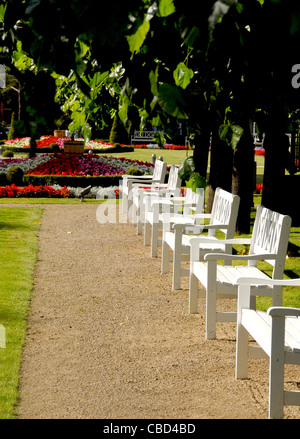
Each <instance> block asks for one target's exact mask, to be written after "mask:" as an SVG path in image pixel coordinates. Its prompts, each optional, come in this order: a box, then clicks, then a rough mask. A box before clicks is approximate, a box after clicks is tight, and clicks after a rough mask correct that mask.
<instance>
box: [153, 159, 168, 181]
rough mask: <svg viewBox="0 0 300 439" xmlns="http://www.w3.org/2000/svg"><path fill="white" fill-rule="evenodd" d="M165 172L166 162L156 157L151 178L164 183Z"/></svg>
mask: <svg viewBox="0 0 300 439" xmlns="http://www.w3.org/2000/svg"><path fill="white" fill-rule="evenodd" d="M166 172H167V163H166V162H163V161H162V160H158V159H156V160H155V165H154V170H153V178H152V179H153V180H155V181H156V182H158V183H164V181H165V176H166Z"/></svg>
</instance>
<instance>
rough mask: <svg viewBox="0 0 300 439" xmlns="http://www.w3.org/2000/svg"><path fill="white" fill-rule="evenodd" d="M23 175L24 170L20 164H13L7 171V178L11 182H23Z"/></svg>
mask: <svg viewBox="0 0 300 439" xmlns="http://www.w3.org/2000/svg"><path fill="white" fill-rule="evenodd" d="M23 175H24V171H23V169H22V168H20V167H19V166H17V165H15V166H11V167H10V168H9V169H8V171H7V173H6V179H7V181H8V182H9V183H11V184H21V183H22V181H23Z"/></svg>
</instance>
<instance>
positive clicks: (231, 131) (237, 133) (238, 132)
mask: <svg viewBox="0 0 300 439" xmlns="http://www.w3.org/2000/svg"><path fill="white" fill-rule="evenodd" d="M243 132H244V129H243V128H242V127H241V126H239V125H232V124H230V123H228V124H223V125H221V126H220V127H219V136H220V139H222V140H224V141H225V142H226V143H227V144H228V145H229V146H231V147H232V149H235V148H236V146H237V144H238V143H239V141H240V139H241V137H242V135H243Z"/></svg>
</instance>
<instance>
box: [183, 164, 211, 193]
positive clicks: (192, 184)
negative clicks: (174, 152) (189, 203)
mask: <svg viewBox="0 0 300 439" xmlns="http://www.w3.org/2000/svg"><path fill="white" fill-rule="evenodd" d="M178 176H179V177H180V178H181V180H182V181H185V182H186V186H187V187H189V188H191V189H192V190H193V191H194V192H197V188H205V187H206V180H205V178H203V177H202V176H201V175H200V174H199V172H196V167H195V163H194V159H193V157H187V158H186V159H184V160H183V161H182V162H181V163H180V165H179V169H178Z"/></svg>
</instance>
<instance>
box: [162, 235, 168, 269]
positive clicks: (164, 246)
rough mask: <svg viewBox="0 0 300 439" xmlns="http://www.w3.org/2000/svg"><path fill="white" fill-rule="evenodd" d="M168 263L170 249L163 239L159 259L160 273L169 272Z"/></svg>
mask: <svg viewBox="0 0 300 439" xmlns="http://www.w3.org/2000/svg"><path fill="white" fill-rule="evenodd" d="M169 261H170V247H169V246H168V244H167V243H166V242H165V240H164V239H163V241H162V258H161V273H162V274H164V273H168V272H169Z"/></svg>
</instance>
